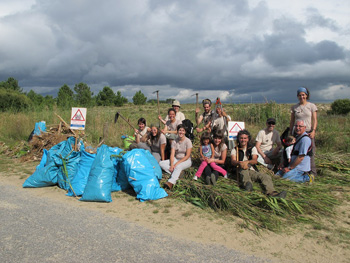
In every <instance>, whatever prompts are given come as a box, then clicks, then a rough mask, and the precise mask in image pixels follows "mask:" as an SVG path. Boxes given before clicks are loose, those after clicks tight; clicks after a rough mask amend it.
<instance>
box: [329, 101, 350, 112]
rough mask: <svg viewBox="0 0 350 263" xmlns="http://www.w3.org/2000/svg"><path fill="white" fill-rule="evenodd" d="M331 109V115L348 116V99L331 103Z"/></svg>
mask: <svg viewBox="0 0 350 263" xmlns="http://www.w3.org/2000/svg"><path fill="white" fill-rule="evenodd" d="M331 109H332V110H331V113H332V114H340V115H346V114H348V113H349V112H350V99H339V100H335V101H333V103H332V105H331Z"/></svg>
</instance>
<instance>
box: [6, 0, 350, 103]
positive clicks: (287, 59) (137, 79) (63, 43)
mask: <svg viewBox="0 0 350 263" xmlns="http://www.w3.org/2000/svg"><path fill="white" fill-rule="evenodd" d="M268 4H269V2H265V1H245V0H240V1H228V0H222V1H212V0H204V1H160V0H150V1H132V2H131V1H100V2H96V1H92V0H90V1H68V0H62V1H58V0H57V1H54V0H51V1H46V0H45V1H44V0H38V1H36V2H35V4H34V5H33V6H32V7H31V8H30V9H27V10H25V11H21V12H18V13H16V12H15V13H11V15H7V16H3V17H0V29H1V30H2V32H3V36H4V37H2V38H1V39H0V58H1V60H0V78H1V79H6V78H7V77H9V76H13V77H15V78H17V79H18V80H19V82H20V85H21V86H22V87H24V88H25V89H28V90H29V89H30V88H35V90H37V91H40V92H41V93H47V92H52V93H53V94H54V93H57V90H58V88H59V87H61V86H62V85H63V84H68V85H70V86H71V87H73V86H74V84H76V83H79V82H85V83H87V84H88V85H90V86H91V87H92V88H93V89H94V91H95V93H97V92H98V90H101V89H102V88H103V86H111V87H113V89H114V90H115V91H116V90H121V91H123V93H125V94H126V96H129V97H132V95H133V93H135V92H136V91H137V90H140V89H142V90H143V91H144V92H145V93H146V95H148V97H150V96H152V95H151V94H152V92H153V91H154V90H156V89H162V93H161V94H162V95H161V96H164V97H163V98H168V97H176V98H179V99H181V100H185V101H186V100H190V99H189V98H188V97H189V96H191V94H192V93H194V92H195V91H200V92H201V94H203V96H217V94H222V96H225V98H226V99H227V100H228V101H229V100H231V101H237V100H252V99H255V98H256V99H258V98H259V100H260V99H261V98H264V96H265V97H266V96H267V97H268V98H273V99H275V100H283V99H284V96H283V95H284V94H286V92H287V93H288V92H290V94H293V97H294V90H295V89H296V87H298V86H299V85H301V84H302V83H306V84H310V86H313V87H315V88H318V89H327V88H328V87H329V86H330V85H344V87H348V85H349V75H348V74H346V73H345V72H346V71H347V70H348V69H349V47H348V46H346V44H344V43H345V42H344V41H343V42H342V41H339V40H341V37H340V36H341V34H343V35H344V34H345V37H347V38H349V35H347V34H346V30H344V28H343V27H342V26H341V25H339V24H338V23H337V21H335V20H334V19H330V18H328V17H327V16H326V15H324V14H322V13H321V12H320V11H319V10H318V9H316V8H308V9H307V10H306V9H305V10H306V13H305V14H306V15H305V17H302V18H300V17H295V16H293V15H285V13H283V14H281V15H276V13H275V12H273V11H272V10H273V9H272V8H273V6H272V4H271V6H269V5H268ZM314 29H317V30H321V29H322V30H328V31H330V32H332V34H333V36H335V37H337V39H335V38H334V39H333V38H330V37H319V33H318V32H316V31H315V32H316V33H314V34H317V38H315V39H313V38H312V37H310V31H312V30H314ZM344 32H345V33H344ZM330 63H331V64H330ZM330 65H331V66H330ZM328 68H331V69H330V70H328ZM304 85H305V84H304ZM210 94H212V95H210ZM54 95H55V94H54Z"/></svg>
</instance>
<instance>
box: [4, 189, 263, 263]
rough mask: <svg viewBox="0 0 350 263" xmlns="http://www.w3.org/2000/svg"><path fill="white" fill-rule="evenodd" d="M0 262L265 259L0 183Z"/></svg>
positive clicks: (261, 260)
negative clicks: (184, 238) (162, 232)
mask: <svg viewBox="0 0 350 263" xmlns="http://www.w3.org/2000/svg"><path fill="white" fill-rule="evenodd" d="M0 261H1V262H2V263H4V262H79V263H80V262H138V263H140V262H266V260H264V259H259V258H256V257H252V256H247V255H244V254H242V253H240V252H237V251H234V250H230V249H228V248H225V247H222V246H218V245H216V244H212V245H203V244H201V243H196V242H189V241H184V240H181V239H177V238H174V237H172V236H166V235H162V234H159V233H156V232H153V231H151V230H149V229H147V228H144V227H141V226H138V225H136V224H135V223H130V222H126V221H124V220H121V219H118V218H116V217H113V216H108V215H106V214H102V213H99V212H98V211H90V210H87V209H84V208H77V207H70V206H69V205H66V206H64V205H63V204H61V203H55V202H54V201H52V200H50V199H48V198H45V197H38V196H33V195H30V194H28V193H27V192H26V191H24V190H23V189H18V188H17V187H16V186H13V185H7V184H0Z"/></svg>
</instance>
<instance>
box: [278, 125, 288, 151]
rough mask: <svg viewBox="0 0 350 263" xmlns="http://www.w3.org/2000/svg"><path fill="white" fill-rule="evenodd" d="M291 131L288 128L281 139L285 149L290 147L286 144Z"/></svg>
mask: <svg viewBox="0 0 350 263" xmlns="http://www.w3.org/2000/svg"><path fill="white" fill-rule="evenodd" d="M289 130H290V129H289V127H287V128H286V129H285V130H284V132H283V133H282V135H281V137H280V139H281V143H282V145H283V147H284V148H286V147H288V145H287V144H286V140H287V138H288V134H289Z"/></svg>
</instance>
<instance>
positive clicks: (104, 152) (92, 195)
mask: <svg viewBox="0 0 350 263" xmlns="http://www.w3.org/2000/svg"><path fill="white" fill-rule="evenodd" d="M113 174H114V164H113V161H112V160H111V151H110V150H109V147H108V146H107V145H105V144H103V145H101V147H99V148H98V149H97V154H96V157H95V160H94V162H93V164H92V166H91V170H90V173H89V177H88V180H87V184H86V186H85V189H84V193H83V196H82V198H80V200H81V201H94V202H112V197H111V191H112V183H113V182H112V181H113Z"/></svg>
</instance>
